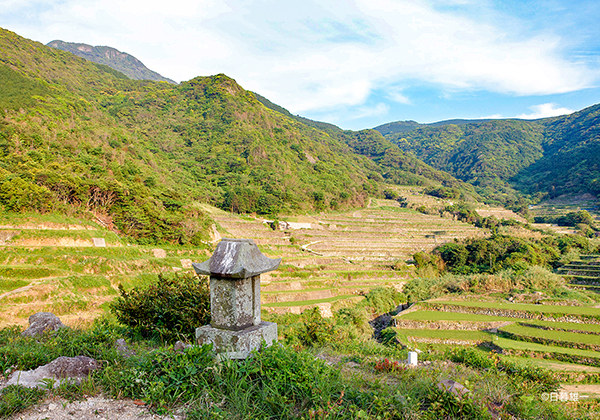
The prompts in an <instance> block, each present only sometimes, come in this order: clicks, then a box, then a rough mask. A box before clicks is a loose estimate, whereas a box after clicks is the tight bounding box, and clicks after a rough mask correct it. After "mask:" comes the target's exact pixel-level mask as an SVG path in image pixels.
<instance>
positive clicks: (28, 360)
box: [0, 320, 121, 372]
mask: <svg viewBox="0 0 600 420" xmlns="http://www.w3.org/2000/svg"><path fill="white" fill-rule="evenodd" d="M120 332H121V329H120V328H118V327H116V326H115V325H113V324H111V323H109V322H107V321H105V320H99V321H96V322H95V323H94V324H93V325H92V327H91V328H89V329H87V330H78V329H71V328H61V329H59V330H58V331H52V332H48V333H45V334H44V335H43V336H41V337H35V338H34V337H21V335H20V333H21V330H20V329H19V328H3V329H1V330H0V371H1V372H5V371H7V370H8V369H13V368H16V369H19V370H30V369H35V368H37V367H39V366H42V365H45V364H47V363H50V362H51V361H52V360H54V359H56V358H57V357H59V356H69V357H74V356H78V355H81V356H89V357H92V358H94V359H97V360H115V359H116V358H118V357H119V356H118V354H117V352H116V350H115V347H114V343H115V340H116V338H118V337H119V333H120Z"/></svg>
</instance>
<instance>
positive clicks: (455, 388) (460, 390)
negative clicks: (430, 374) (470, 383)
mask: <svg viewBox="0 0 600 420" xmlns="http://www.w3.org/2000/svg"><path fill="white" fill-rule="evenodd" d="M437 387H438V388H439V389H441V390H442V391H448V392H449V393H451V394H453V395H455V396H456V397H458V399H461V398H462V397H463V396H464V395H465V394H467V393H468V392H471V391H470V390H469V389H467V388H465V387H464V386H463V385H461V384H460V383H458V382H456V381H453V380H452V379H446V380H443V381H440V382H438V384H437Z"/></svg>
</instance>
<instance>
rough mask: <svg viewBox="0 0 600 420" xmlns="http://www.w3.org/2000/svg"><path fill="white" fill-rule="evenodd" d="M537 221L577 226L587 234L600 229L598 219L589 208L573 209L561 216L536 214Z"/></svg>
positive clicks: (590, 234) (589, 234)
mask: <svg viewBox="0 0 600 420" xmlns="http://www.w3.org/2000/svg"><path fill="white" fill-rule="evenodd" d="M535 222H536V223H555V224H557V225H559V226H570V227H575V228H577V229H579V230H580V231H582V233H583V234H584V235H586V236H592V234H593V233H594V232H595V231H597V230H598V229H599V228H598V227H597V225H596V220H594V218H593V217H592V215H591V214H590V213H589V212H588V211H587V210H580V211H571V212H568V213H566V214H563V215H560V216H536V217H535Z"/></svg>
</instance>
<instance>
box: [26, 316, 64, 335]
mask: <svg viewBox="0 0 600 420" xmlns="http://www.w3.org/2000/svg"><path fill="white" fill-rule="evenodd" d="M63 327H66V325H65V324H63V323H62V322H61V320H60V319H59V318H58V317H57V316H56V315H54V314H53V313H50V312H38V313H37V314H33V315H31V316H30V317H29V328H27V329H26V330H25V331H23V332H22V333H21V335H22V336H23V337H33V336H35V335H38V334H43V333H45V332H46V331H56V330H58V329H60V328H63Z"/></svg>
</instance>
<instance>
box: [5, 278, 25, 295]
mask: <svg viewBox="0 0 600 420" xmlns="http://www.w3.org/2000/svg"><path fill="white" fill-rule="evenodd" d="M28 284H29V282H28V281H25V280H6V279H0V292H2V293H5V292H10V291H11V290H15V289H18V288H19V287H24V286H27V285H28Z"/></svg>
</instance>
